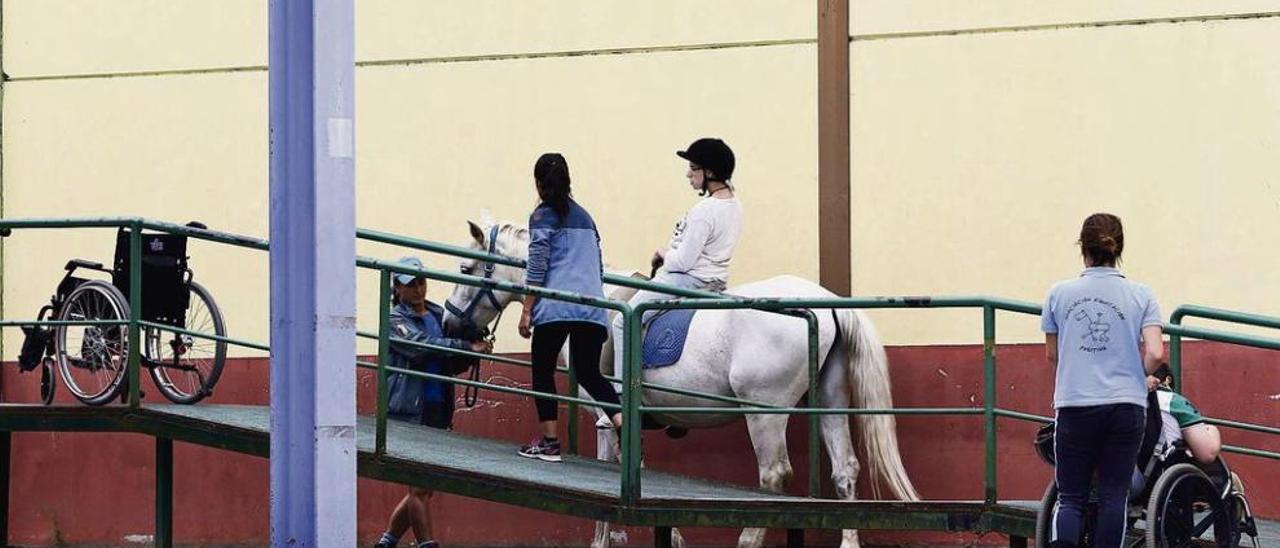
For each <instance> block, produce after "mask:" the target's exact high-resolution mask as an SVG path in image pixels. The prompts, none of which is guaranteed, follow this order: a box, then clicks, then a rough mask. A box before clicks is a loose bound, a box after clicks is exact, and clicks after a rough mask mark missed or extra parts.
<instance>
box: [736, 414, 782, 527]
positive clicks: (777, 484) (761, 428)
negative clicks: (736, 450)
mask: <svg viewBox="0 0 1280 548" xmlns="http://www.w3.org/2000/svg"><path fill="white" fill-rule="evenodd" d="M747 432H748V433H750V434H751V445H752V447H754V448H755V451H756V464H757V466H758V467H759V469H760V488H761V489H764V490H765V491H768V492H770V493H782V492H783V491H784V490H785V489H786V487H787V482H788V481H790V480H791V475H792V473H793V471H792V469H791V459H790V458H789V457H788V456H787V415H747ZM764 534H765V529H762V528H751V529H743V530H742V535H741V536H739V537H738V548H758V547H759V546H762V545H764Z"/></svg>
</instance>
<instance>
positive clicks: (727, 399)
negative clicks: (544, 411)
mask: <svg viewBox="0 0 1280 548" xmlns="http://www.w3.org/2000/svg"><path fill="white" fill-rule="evenodd" d="M605 378H606V379H610V380H617V378H616V377H605ZM640 386H643V387H644V388H648V389H651V390H656V391H658V392H665V393H668V394H679V395H681V396H689V397H691V398H699V399H704V400H711V401H717V402H721V403H732V404H736V405H746V406H750V407H758V408H761V409H782V407H781V406H777V405H771V404H768V403H761V402H758V401H751V400H746V399H742V398H735V397H732V396H721V395H719V394H708V393H706V392H698V391H697V390H687V389H684V388H676V387H674V386H666V385H661V384H654V383H651V382H641V383H640Z"/></svg>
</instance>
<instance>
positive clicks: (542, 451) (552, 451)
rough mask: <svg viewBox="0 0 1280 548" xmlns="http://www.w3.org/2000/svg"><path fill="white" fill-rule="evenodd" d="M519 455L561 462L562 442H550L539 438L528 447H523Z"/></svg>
mask: <svg viewBox="0 0 1280 548" xmlns="http://www.w3.org/2000/svg"><path fill="white" fill-rule="evenodd" d="M519 453H520V456H522V457H525V458H530V459H539V460H545V461H547V462H560V440H554V441H548V440H547V438H544V437H541V436H539V437H538V438H537V439H535V440H533V441H531V442H529V444H528V445H525V446H524V447H521V448H520V451H519Z"/></svg>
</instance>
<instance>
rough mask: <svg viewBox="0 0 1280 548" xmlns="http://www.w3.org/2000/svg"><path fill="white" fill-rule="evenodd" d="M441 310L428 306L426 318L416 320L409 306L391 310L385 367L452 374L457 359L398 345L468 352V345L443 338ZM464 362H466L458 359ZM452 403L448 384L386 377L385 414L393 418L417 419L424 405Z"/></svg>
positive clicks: (403, 376)
mask: <svg viewBox="0 0 1280 548" xmlns="http://www.w3.org/2000/svg"><path fill="white" fill-rule="evenodd" d="M443 317H444V309H442V308H441V307H440V306H439V305H437V304H435V303H432V302H428V303H427V314H426V315H425V316H419V315H418V314H417V313H416V312H414V311H413V309H412V308H410V307H409V306H408V305H406V304H404V303H401V304H398V305H396V306H395V307H394V308H392V309H391V315H390V317H389V318H388V321H389V322H390V328H391V338H392V341H391V352H389V357H390V361H389V363H388V365H390V366H391V367H397V368H400V369H411V370H414V371H423V372H426V373H435V374H438V375H448V374H452V373H453V371H451V369H455V368H456V367H457V364H458V362H457V360H459V358H456V357H451V356H448V355H446V354H443V353H441V352H437V351H434V350H431V349H427V348H422V347H419V346H413V345H409V344H405V343H404V342H397V341H395V339H405V340H410V341H414V342H418V343H423V344H431V345H436V346H444V347H448V348H456V349H458V350H470V349H471V344H470V343H468V342H467V341H465V340H462V339H454V338H449V337H445V336H444V329H443V325H444V322H443ZM461 359H462V360H466V358H461ZM452 400H453V385H452V384H450V383H445V382H440V381H434V380H429V379H423V378H419V377H413V376H410V375H405V374H403V373H391V374H389V375H387V410H388V412H389V413H390V414H392V415H410V416H412V417H414V418H416V417H417V416H418V415H419V414H421V413H422V406H423V404H424V403H426V402H433V403H439V402H444V401H452Z"/></svg>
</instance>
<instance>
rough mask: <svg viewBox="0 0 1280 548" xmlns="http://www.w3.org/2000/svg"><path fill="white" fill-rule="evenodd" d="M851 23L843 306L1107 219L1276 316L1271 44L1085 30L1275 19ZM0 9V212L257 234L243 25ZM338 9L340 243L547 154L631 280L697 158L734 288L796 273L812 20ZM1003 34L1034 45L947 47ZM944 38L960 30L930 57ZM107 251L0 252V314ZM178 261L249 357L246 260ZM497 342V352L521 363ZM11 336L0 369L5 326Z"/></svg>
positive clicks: (759, 2) (974, 286) (61, 240)
mask: <svg viewBox="0 0 1280 548" xmlns="http://www.w3.org/2000/svg"><path fill="white" fill-rule="evenodd" d="M853 4H854V6H853V10H852V11H853V13H852V21H851V27H852V29H853V33H854V34H855V35H856V37H857V39H855V41H854V43H853V45H852V48H853V49H852V55H851V58H852V71H853V80H854V81H853V93H854V98H853V114H852V118H853V149H854V157H853V165H854V188H853V211H852V216H853V238H854V239H853V242H854V249H853V259H854V264H853V269H854V270H853V271H854V291H855V293H858V294H904V293H915V294H920V293H934V294H944V293H947V294H955V293H991V294H996V295H1002V296H1008V297H1015V298H1022V299H1028V300H1039V299H1040V298H1041V294H1042V293H1043V291H1044V290H1045V289H1046V288H1047V287H1048V285H1049V284H1050V283H1051V282H1052V281H1053V280H1055V279H1058V278H1062V277H1066V276H1070V275H1073V274H1074V273H1075V271H1076V269H1077V266H1078V265H1077V262H1078V261H1077V257H1076V251H1075V249H1074V247H1073V246H1072V243H1073V242H1074V239H1075V231H1076V230H1077V229H1078V225H1079V221H1080V219H1081V218H1083V216H1084V215H1085V214H1087V213H1088V212H1091V211H1094V210H1110V211H1114V212H1116V213H1118V214H1120V215H1122V216H1123V217H1124V218H1125V220H1126V221H1127V223H1128V227H1129V246H1130V250H1129V252H1128V253H1127V254H1126V257H1127V268H1126V270H1127V271H1128V272H1129V273H1130V274H1131V275H1132V276H1133V277H1135V278H1137V279H1140V280H1144V281H1147V282H1149V283H1151V285H1152V286H1153V287H1154V288H1155V290H1156V292H1157V295H1158V296H1159V297H1160V299H1161V301H1162V303H1164V304H1166V308H1167V309H1168V308H1171V307H1172V305H1173V304H1176V303H1181V302H1196V303H1204V304H1210V305H1217V306H1224V307H1230V308H1239V309H1244V310H1250V311H1256V312H1262V313H1270V314H1280V305H1277V303H1276V300H1275V299H1274V298H1270V297H1269V296H1268V295H1270V294H1271V292H1272V291H1273V290H1274V288H1276V287H1277V286H1280V284H1278V283H1277V282H1278V281H1280V280H1278V279H1277V276H1280V274H1276V272H1280V268H1277V266H1280V265H1278V264H1277V261H1280V259H1276V258H1275V257H1276V255H1275V254H1274V253H1272V252H1270V251H1269V250H1270V249H1273V248H1275V247H1276V245H1275V244H1276V242H1275V240H1276V239H1277V235H1278V234H1280V215H1277V213H1280V211H1277V209H1280V201H1278V200H1280V199H1278V192H1280V190H1278V189H1277V185H1278V184H1280V183H1276V182H1275V180H1274V177H1269V173H1270V172H1271V171H1273V170H1271V169H1270V166H1271V164H1272V163H1273V162H1271V161H1269V160H1270V158H1268V157H1267V156H1266V155H1265V153H1266V151H1269V150H1272V149H1274V146H1275V143H1276V141H1277V135H1278V134H1280V130H1278V129H1277V128H1280V123H1278V122H1280V120H1277V118H1278V117H1280V107H1278V105H1280V102H1278V101H1277V100H1276V99H1275V97H1277V96H1280V95H1278V93H1277V92H1280V57H1278V55H1280V54H1276V53H1275V52H1274V50H1275V49H1276V48H1274V47H1273V46H1274V38H1273V37H1274V36H1275V35H1276V34H1277V32H1280V18H1277V17H1265V18H1258V19H1249V20H1222V21H1212V22H1186V23H1176V24H1169V23H1159V24H1149V25H1117V26H1108V27H1101V28H1095V27H1089V26H1086V25H1079V23H1083V22H1091V21H1114V20H1123V19H1137V18H1149V17H1150V18H1159V17H1172V16H1195V15H1220V14H1226V13H1238V12H1252V11H1266V10H1280V1H1271V2H1260V1H1229V2H1207V1H1198V2H1180V3H1178V5H1177V6H1168V5H1167V4H1168V3H1166V2H1155V1H1142V2H1128V3H1124V5H1123V6H1116V5H1113V4H1116V3H1112V2H1055V3H1053V7H1052V8H1048V7H1046V4H1045V3H1043V2H1027V1H1019V2H1014V1H1003V2H994V3H988V4H984V6H986V7H980V8H973V7H972V6H968V7H963V8H962V7H959V6H955V5H953V3H950V2H941V1H932V2H930V1H924V0H912V1H885V0H880V1H875V2H858V1H856V0H855V1H854V3H853ZM3 10H4V13H3V15H4V17H3V24H4V44H3V46H4V48H3V55H4V69H5V72H6V73H7V74H9V76H10V77H11V78H12V79H13V80H11V81H9V82H7V83H6V84H5V87H4V94H5V97H4V111H3V122H4V126H3V127H4V135H3V151H4V180H3V194H4V214H5V216H6V217H37V216H81V215H143V216H148V217H155V218H161V219H166V220H173V221H180V222H181V221H185V220H188V219H193V218H197V219H200V220H203V221H205V222H206V223H208V224H209V225H210V226H211V227H214V228H217V229H223V230H228V231H232V232H240V233H246V234H251V235H258V236H264V237H265V236H266V235H267V226H268V225H267V213H266V205H267V203H266V202H267V141H266V134H267V78H266V71H265V63H266V38H267V34H266V33H267V24H266V14H267V7H266V4H265V2H262V1H261V0H218V1H216V2H215V1H212V0H170V1H164V2H161V1H142V0H114V1H112V2H109V3H108V2H100V1H95V0H41V1H40V2H34V1H30V0H7V1H4V2H3ZM357 10H358V12H357V48H356V50H357V59H358V60H359V61H360V62H361V66H360V68H359V69H357V145H356V146H357V185H358V187H357V193H358V204H357V208H358V222H359V224H360V225H361V226H364V227H369V228H376V229H381V230H387V231H392V232H400V233H405V234H409V235H414V236H420V237H425V238H429V239H437V240H443V241H446V242H452V243H463V242H464V240H465V238H466V230H465V224H464V223H465V220H466V219H468V218H475V217H478V216H479V212H480V210H481V209H482V208H488V209H489V210H491V211H492V213H493V215H494V216H495V217H497V218H499V219H511V220H523V219H524V218H525V217H526V216H527V214H528V211H529V209H530V208H531V207H532V205H533V200H534V197H535V195H534V193H533V189H532V184H531V176H530V172H531V166H532V162H533V160H534V159H535V158H536V157H537V155H538V154H539V153H541V152H543V151H547V150H558V151H560V152H563V153H565V155H566V156H567V157H568V159H569V162H570V165H571V169H572V173H573V176H574V180H575V182H576V191H577V195H578V197H579V199H580V200H581V201H582V202H583V203H584V205H586V206H587V207H588V209H590V210H591V211H592V212H593V213H594V215H595V217H596V219H597V221H598V222H599V224H600V228H601V231H602V233H603V237H604V244H605V254H606V258H607V259H608V260H609V261H610V262H612V263H615V264H617V265H619V266H630V267H634V268H641V267H643V265H644V263H645V262H646V260H647V257H648V255H649V254H650V253H651V252H652V249H653V248H654V247H656V246H657V245H659V244H661V243H662V242H664V241H665V238H666V236H667V234H668V232H669V229H670V227H671V224H672V223H673V222H674V221H675V219H676V218H677V217H678V216H679V215H680V213H681V212H682V211H683V210H684V209H686V208H687V207H688V206H689V205H691V204H692V203H693V202H694V201H695V199H696V196H695V195H693V194H692V193H691V192H689V191H688V190H687V187H686V186H685V183H684V177H683V175H684V166H683V164H682V163H681V162H680V160H679V159H678V158H676V157H675V156H674V155H673V154H672V152H673V151H674V150H676V149H677V148H682V147H683V146H684V145H686V144H688V142H689V141H690V140H692V139H693V138H695V137H698V136H701V135H705V134H714V135H718V136H721V137H723V138H725V139H726V140H727V141H728V142H729V143H730V144H731V145H733V147H734V149H735V151H737V153H738V158H739V170H738V174H737V176H736V177H735V181H736V182H737V183H738V186H739V188H740V190H741V194H740V195H741V197H742V199H743V201H744V204H745V206H746V208H747V215H748V219H747V229H746V232H745V234H744V239H743V244H742V245H741V247H740V249H739V251H738V253H737V257H736V260H735V264H734V277H735V281H748V280H753V279H759V278H763V277H766V276H768V275H771V274H774V273H781V272H792V273H798V274H800V275H803V276H807V277H811V278H816V276H817V264H818V260H817V245H816V244H817V235H816V224H817V223H816V219H815V215H816V212H817V200H818V199H819V197H818V195H817V188H816V177H817V152H816V150H817V142H816V135H817V120H816V115H817V104H816V50H815V45H814V43H813V39H814V37H815V32H816V30H815V29H816V26H815V18H816V10H815V5H814V4H813V3H810V2H799V1H795V0H772V1H766V0H753V1H742V0H719V1H700V2H686V1H678V0H664V1H659V2H646V3H635V2H595V1H585V0H575V1H552V0H539V1H528V2H519V3H511V2H500V1H497V0H487V1H472V2H447V3H446V2H432V3H426V2H417V1H411V0H398V1H379V2H358V3H357ZM1059 24H1061V25H1065V26H1063V27H1060V28H1059V27H1053V26H1052V25H1059ZM1020 25H1031V26H1036V27H1035V28H1032V29H1029V30H1023V31H1017V32H1014V31H998V32H972V29H982V28H995V27H1010V26H1020ZM1041 26H1043V27H1041ZM958 29H961V30H962V29H969V30H968V31H966V32H965V33H961V34H948V33H946V32H943V31H949V30H958ZM895 33H924V34H923V35H920V36H915V35H910V34H908V35H897V34H895ZM778 41H785V42H786V43H782V44H778V43H776V42H778ZM707 44H720V45H727V46H728V47H722V48H715V49H709V48H708V47H703V46H704V45H707ZM602 50H603V51H604V52H605V53H604V54H598V55H580V53H584V52H587V53H591V52H595V53H601V51H602ZM610 50H622V51H620V52H613V53H610ZM392 61H401V62H392ZM89 76H96V77H89ZM1182 219H1186V220H1185V224H1186V226H1189V227H1190V228H1189V229H1186V230H1183V229H1181V228H1180V226H1181V225H1180V223H1183V222H1184V221H1182ZM112 241H113V240H112V237H111V235H110V234H109V233H108V232H106V231H81V232H78V233H65V234H63V233H55V232H39V233H35V232H23V233H18V234H17V235H16V237H14V238H9V239H7V240H5V242H4V244H3V245H4V255H5V264H4V296H5V299H4V301H5V303H4V304H5V315H6V317H14V318H16V317H25V316H27V315H29V314H30V313H32V312H34V311H35V309H36V308H37V307H38V306H39V304H40V303H41V302H43V301H44V300H46V299H47V298H48V294H49V292H50V291H51V290H52V288H53V283H54V282H55V281H56V279H57V277H58V275H59V272H60V267H61V264H62V263H63V262H64V261H65V260H66V259H67V258H69V257H73V256H75V257H85V258H101V259H104V260H105V259H108V258H109V256H110V253H111V246H112ZM360 252H361V253H364V254H368V255H374V256H380V257H387V258H391V257H395V256H398V255H399V254H400V253H399V252H397V251H395V250H390V249H387V248H386V247H384V246H375V245H361V247H360ZM192 255H193V259H192V264H193V268H195V269H196V271H197V278H198V279H199V280H201V281H202V282H205V283H206V285H208V286H209V287H210V288H211V289H212V290H213V291H214V292H215V294H216V296H217V297H218V300H219V301H220V302H221V303H222V305H223V308H224V312H225V313H226V315H227V317H228V323H229V326H230V329H231V334H232V335H233V336H240V337H245V338H249V339H254V340H259V341H263V340H265V339H266V318H267V295H266V287H267V282H266V276H267V270H266V257H265V255H264V254H261V253H257V252H252V251H245V250H231V249H226V248H223V247H221V246H213V245H209V244H198V245H197V246H195V247H194V248H193V249H192ZM428 262H429V263H430V264H432V265H433V266H439V267H446V268H452V267H453V266H454V264H455V261H453V260H450V259H446V258H433V259H430V260H429V261H428ZM359 279H360V283H361V295H362V299H361V301H360V311H361V312H360V325H361V327H362V328H364V329H372V327H373V326H374V325H376V318H375V317H374V313H375V311H376V307H375V302H374V301H375V299H374V298H373V297H374V296H375V295H376V287H375V283H374V278H373V276H372V275H370V274H367V273H366V274H362V275H361V276H360V278H359ZM446 289H447V288H446V287H444V284H437V285H436V286H433V288H432V291H431V294H432V296H433V298H435V299H437V300H442V299H443V298H444V296H445V294H446V291H445V290H446ZM1167 312H1168V310H1166V313H1167ZM976 318H977V315H976V314H974V313H959V314H950V313H941V312H938V313H928V314H916V313H910V314H909V315H908V314H907V313H889V312H886V313H877V319H878V320H879V321H880V322H881V330H882V332H883V334H884V336H885V338H886V339H887V340H889V341H890V342H893V343H941V342H976V341H977V340H978V338H979V328H980V324H979V323H978V322H976V321H975V320H976ZM960 322H963V323H960ZM508 323H514V322H510V321H508ZM1001 325H1002V327H1006V328H1008V329H1009V330H1007V331H1005V332H1004V333H1005V336H1006V338H1007V340H1034V339H1035V338H1037V337H1038V335H1037V333H1036V330H1035V322H1034V320H1030V319H1027V320H1023V319H1009V320H1004V319H1003V317H1002V321H1001ZM507 329H508V331H506V332H504V333H502V334H501V336H500V339H501V340H502V344H501V345H500V348H499V349H500V350H504V351H519V350H523V349H524V348H525V344H526V343H525V342H524V341H522V340H520V339H519V338H518V337H516V336H515V335H514V333H513V332H511V330H510V325H508V326H507ZM5 336H6V345H5V346H6V355H5V358H6V359H12V354H14V352H15V351H16V342H17V336H16V331H15V330H6V333H5ZM366 348H367V347H366Z"/></svg>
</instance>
